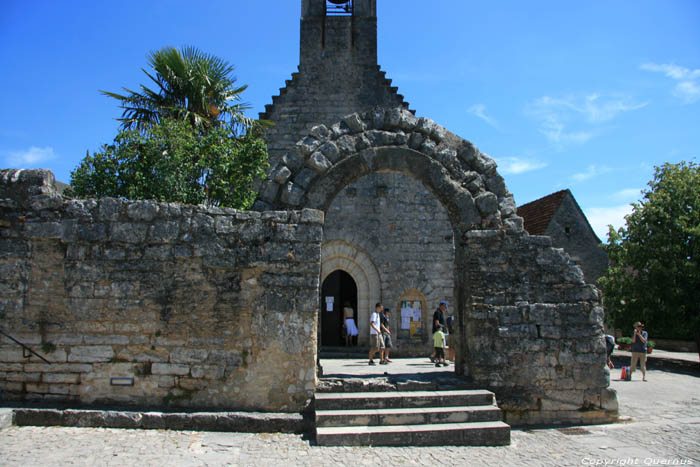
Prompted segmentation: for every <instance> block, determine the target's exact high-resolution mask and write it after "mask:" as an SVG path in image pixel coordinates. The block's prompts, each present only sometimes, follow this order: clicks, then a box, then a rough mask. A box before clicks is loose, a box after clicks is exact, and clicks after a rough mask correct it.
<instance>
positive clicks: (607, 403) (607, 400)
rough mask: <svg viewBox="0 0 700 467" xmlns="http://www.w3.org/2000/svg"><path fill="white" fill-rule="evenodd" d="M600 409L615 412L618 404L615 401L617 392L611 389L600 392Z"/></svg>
mask: <svg viewBox="0 0 700 467" xmlns="http://www.w3.org/2000/svg"><path fill="white" fill-rule="evenodd" d="M600 407H601V408H602V409H603V410H609V411H612V412H617V411H618V410H619V403H618V401H617V391H616V390H614V389H612V388H604V389H602V390H601V391H600Z"/></svg>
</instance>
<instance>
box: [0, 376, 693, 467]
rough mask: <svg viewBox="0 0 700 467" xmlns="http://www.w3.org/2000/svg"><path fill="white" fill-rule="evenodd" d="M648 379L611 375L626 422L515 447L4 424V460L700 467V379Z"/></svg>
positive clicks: (543, 435) (0, 457)
mask: <svg viewBox="0 0 700 467" xmlns="http://www.w3.org/2000/svg"><path fill="white" fill-rule="evenodd" d="M618 372H619V370H614V376H615V377H616V376H617V375H618ZM637 376H640V375H638V374H635V377H637ZM647 376H648V379H649V382H647V383H643V382H641V381H632V382H622V381H613V382H612V385H613V387H614V388H616V389H617V390H618V393H619V398H620V403H621V413H622V415H623V417H625V418H626V420H625V421H624V422H622V423H617V424H613V425H600V426H588V427H579V428H577V429H574V430H569V431H567V430H566V429H557V428H548V429H535V430H513V433H512V444H511V445H510V446H507V447H497V448H483V447H452V446H445V447H431V448H382V447H370V448H342V447H330V448H329V447H318V446H313V445H312V444H311V443H310V442H309V441H308V440H306V439H303V438H302V437H301V436H297V435H286V434H262V435H260V434H257V435H256V434H239V433H200V432H178V431H140V430H139V431H137V430H111V429H92V428H38V427H11V428H6V429H4V430H0V465H2V466H56V465H86V466H88V465H89V466H117V465H118V466H124V465H154V466H155V465H158V466H161V465H172V466H195V465H196V466H200V465H212V466H214V465H237V466H238V465H240V466H248V465H250V466H256V467H257V466H269V465H274V466H279V467H281V466H283V465H284V466H286V465H301V466H307V465H308V466H317V465H351V466H361V465H383V466H389V465H402V466H408V465H433V466H434V465H527V466H538V465H546V466H549V465H700V384H698V383H700V378H698V377H696V376H689V375H684V374H677V373H670V372H664V371H650V372H649V373H648V375H647Z"/></svg>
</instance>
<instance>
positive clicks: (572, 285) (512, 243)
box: [255, 109, 617, 424]
mask: <svg viewBox="0 0 700 467" xmlns="http://www.w3.org/2000/svg"><path fill="white" fill-rule="evenodd" d="M383 172H395V173H401V174H404V175H407V176H409V177H412V178H414V179H416V180H419V181H420V182H421V183H422V184H423V185H424V186H425V187H426V188H427V189H428V190H429V191H430V192H432V193H433V194H434V196H435V197H436V198H437V199H438V200H439V201H440V202H441V203H442V205H443V206H444V207H445V209H446V211H447V214H448V217H449V219H450V221H451V223H452V226H453V228H454V239H455V270H454V276H455V277H454V278H455V281H454V283H455V287H454V301H455V309H456V311H457V321H458V322H457V334H458V339H459V341H460V342H461V343H462V345H460V346H458V354H457V364H456V367H455V370H456V372H457V373H458V374H462V375H465V376H467V377H468V378H469V379H470V380H471V381H472V382H473V383H475V384H479V385H482V386H484V387H486V388H488V389H491V390H493V391H494V392H496V394H497V397H498V399H499V404H500V405H501V407H502V408H503V409H504V410H505V412H506V421H507V422H509V423H515V424H530V423H551V422H571V423H600V422H609V421H611V420H614V419H615V418H616V417H617V402H616V394H615V392H614V390H610V389H608V386H609V372H608V370H607V367H605V365H604V362H605V345H604V341H603V334H602V329H603V326H602V323H603V320H602V318H603V308H602V306H601V302H600V295H599V292H598V290H597V289H596V288H595V286H593V285H589V284H586V283H585V282H584V280H583V274H582V272H581V270H580V268H579V267H578V266H572V265H570V264H569V256H568V255H567V254H566V253H565V252H564V251H563V250H559V249H555V248H552V246H551V239H550V238H549V237H537V236H530V235H528V234H527V233H526V232H525V231H524V230H523V221H522V219H521V218H520V217H518V216H517V215H516V206H515V202H514V200H513V196H512V195H511V194H510V193H509V192H508V190H507V188H506V185H505V182H504V180H503V178H502V177H501V176H500V175H499V174H498V172H497V170H496V163H495V162H494V161H493V160H492V159H491V158H490V157H489V156H487V155H485V154H482V153H480V152H479V151H478V149H476V147H475V146H474V145H473V144H472V143H470V142H469V141H466V140H464V139H462V138H460V137H458V136H456V135H454V134H452V133H450V132H448V131H447V130H445V129H444V128H442V127H441V126H438V125H436V124H435V123H434V122H432V121H431V120H430V119H427V118H416V117H415V116H413V115H412V114H411V113H410V112H408V111H406V110H403V109H374V110H372V111H369V112H365V113H362V114H352V115H349V116H347V117H345V118H344V119H343V120H342V121H341V122H339V123H337V124H334V125H332V126H331V127H330V128H329V127H327V126H324V125H318V126H316V127H314V128H312V130H311V132H310V135H309V136H307V137H305V138H303V139H302V140H300V141H299V142H298V143H297V145H296V151H295V152H293V153H288V154H286V155H284V156H283V157H282V158H281V160H280V162H279V164H278V165H277V166H276V167H274V168H273V169H272V170H271V172H270V174H269V175H268V178H267V180H266V181H265V182H264V183H263V185H262V186H261V191H260V195H259V199H258V201H257V202H256V204H255V209H258V210H293V209H299V208H314V209H320V210H322V211H324V212H325V211H326V210H327V209H328V206H329V205H330V203H331V201H332V200H333V199H334V197H335V196H336V195H337V193H338V192H339V191H340V190H341V189H343V187H345V186H347V185H348V184H350V183H352V182H353V181H355V180H357V179H358V178H360V177H363V176H365V175H368V174H371V173H383Z"/></svg>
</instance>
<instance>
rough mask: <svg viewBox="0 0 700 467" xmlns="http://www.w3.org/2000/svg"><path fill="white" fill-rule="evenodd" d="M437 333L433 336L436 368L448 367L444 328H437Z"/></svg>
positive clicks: (440, 326) (439, 326)
mask: <svg viewBox="0 0 700 467" xmlns="http://www.w3.org/2000/svg"><path fill="white" fill-rule="evenodd" d="M436 329H437V330H436V331H435V333H434V334H433V347H435V366H440V363H442V366H447V363H446V362H445V345H446V344H445V333H444V332H442V329H443V326H442V325H441V324H439V325H438V326H436Z"/></svg>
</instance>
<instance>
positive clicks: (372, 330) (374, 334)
mask: <svg viewBox="0 0 700 467" xmlns="http://www.w3.org/2000/svg"><path fill="white" fill-rule="evenodd" d="M383 308H384V307H383V306H382V304H381V303H377V304H376V305H375V307H374V311H373V312H372V314H371V315H370V317H369V347H370V348H369V364H370V365H374V354H376V353H377V352H379V361H380V362H383V361H384V339H382V331H381V325H382V324H381V317H380V316H379V315H380V314H381V312H382V310H383Z"/></svg>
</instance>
